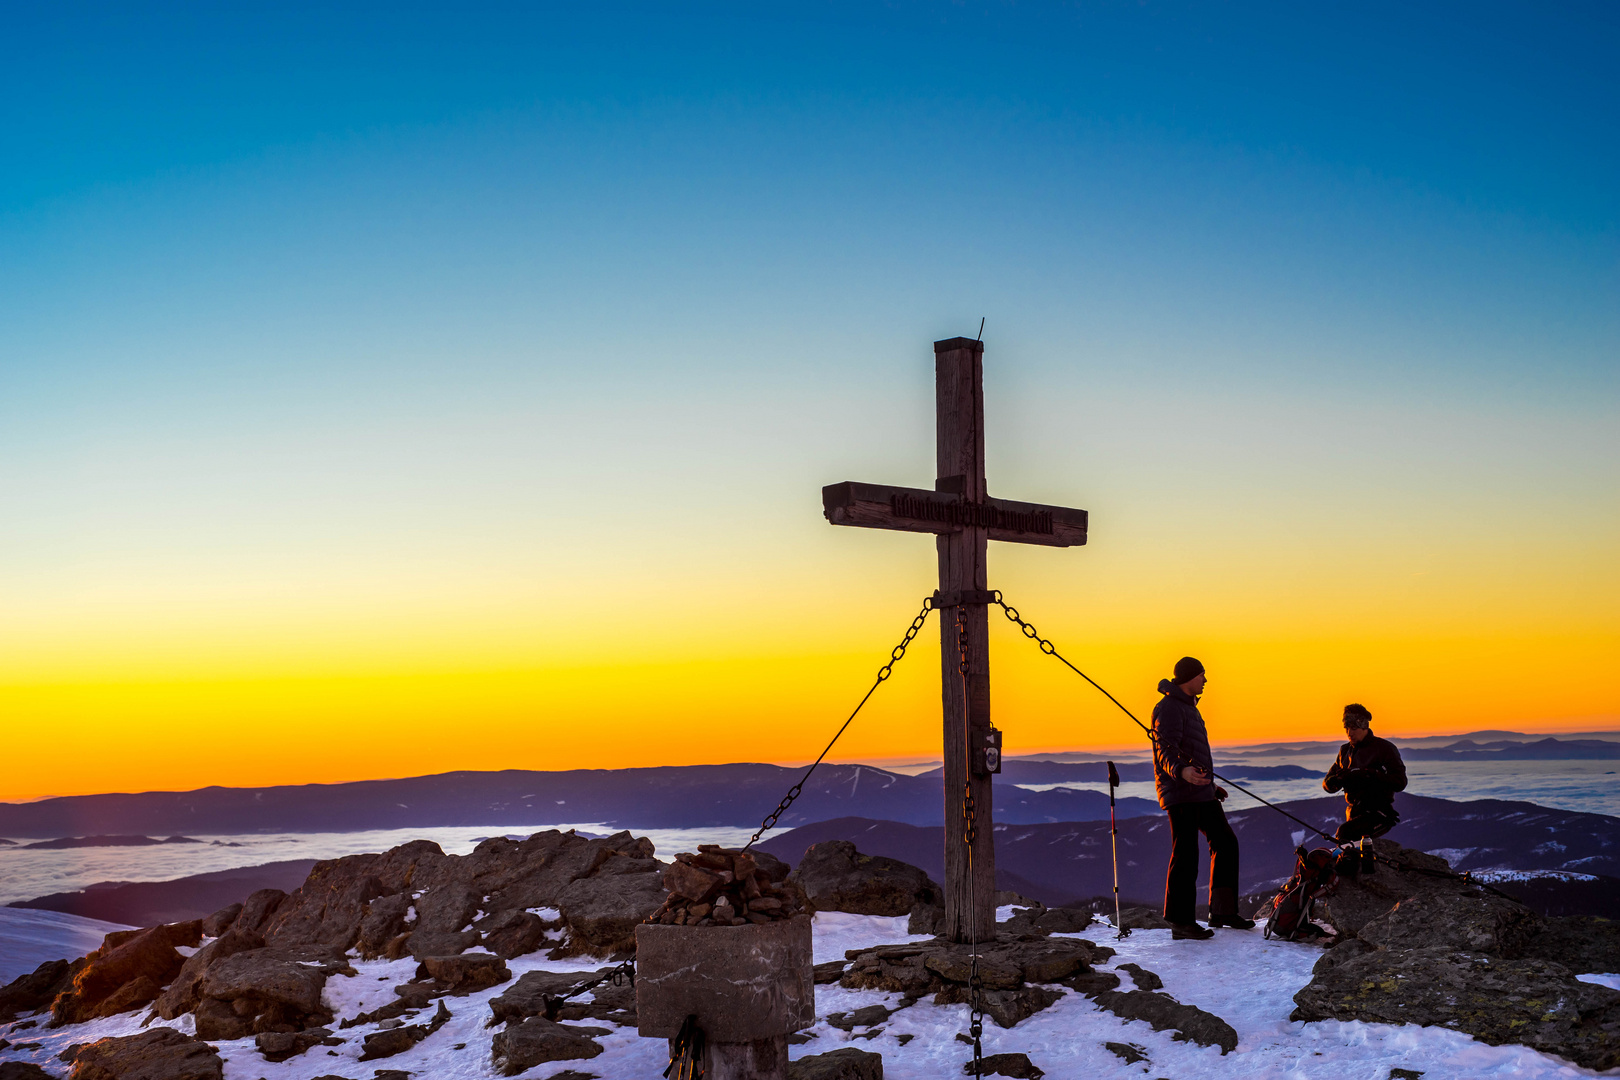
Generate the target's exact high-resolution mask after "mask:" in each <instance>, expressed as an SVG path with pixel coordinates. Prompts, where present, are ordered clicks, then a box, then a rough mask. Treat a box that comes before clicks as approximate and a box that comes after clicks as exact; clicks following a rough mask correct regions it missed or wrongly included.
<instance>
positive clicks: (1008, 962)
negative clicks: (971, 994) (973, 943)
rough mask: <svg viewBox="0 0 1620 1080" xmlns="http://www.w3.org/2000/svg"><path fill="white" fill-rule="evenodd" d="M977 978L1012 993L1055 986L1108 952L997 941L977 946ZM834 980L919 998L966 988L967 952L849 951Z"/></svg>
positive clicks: (1045, 942)
mask: <svg viewBox="0 0 1620 1080" xmlns="http://www.w3.org/2000/svg"><path fill="white" fill-rule="evenodd" d="M979 953H980V959H979V978H980V981H981V983H982V985H984V986H986V987H988V988H990V989H999V990H1011V989H1016V988H1017V987H1019V986H1020V985H1021V984H1023V983H1054V982H1059V981H1061V980H1064V979H1067V978H1068V977H1070V976H1071V975H1074V974H1077V973H1080V972H1084V971H1088V970H1089V969H1090V965H1091V962H1092V961H1093V960H1094V959H1103V958H1105V957H1108V956H1112V955H1113V950H1112V949H1108V948H1105V947H1102V946H1098V945H1094V944H1092V943H1091V942H1089V941H1086V940H1084V939H1082V938H1025V939H1013V940H998V941H996V942H994V943H992V944H988V945H981V946H980V947H979ZM848 956H849V959H850V960H851V961H853V962H852V963H851V964H850V966H849V968H848V970H847V971H845V972H844V975H843V977H842V978H841V979H840V980H839V983H840V985H842V986H843V987H845V988H846V989H849V990H886V991H889V992H891V993H902V994H914V995H921V994H924V993H934V992H937V991H939V990H941V989H943V988H944V986H945V985H946V984H948V983H955V984H959V985H966V983H967V981H968V976H969V970H970V958H969V949H968V946H966V945H959V944H952V943H950V942H927V943H918V944H915V945H884V946H879V947H877V948H875V949H860V950H854V951H852V952H850V953H849V954H848Z"/></svg>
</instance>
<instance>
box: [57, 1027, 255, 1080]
mask: <svg viewBox="0 0 1620 1080" xmlns="http://www.w3.org/2000/svg"><path fill="white" fill-rule="evenodd" d="M224 1075H225V1064H224V1062H223V1061H221V1060H220V1057H219V1053H218V1051H216V1050H215V1049H214V1048H213V1047H212V1046H210V1045H208V1043H206V1042H204V1041H202V1040H201V1039H193V1038H191V1037H190V1036H187V1035H182V1034H180V1032H178V1031H175V1030H174V1029H173V1028H153V1029H152V1030H150V1031H143V1032H141V1033H140V1034H139V1035H131V1036H128V1037H126V1038H113V1039H101V1040H99V1041H97V1042H93V1043H90V1044H89V1045H88V1046H82V1047H80V1048H79V1051H78V1053H77V1054H76V1055H75V1056H74V1059H73V1072H72V1074H71V1076H72V1080H222V1078H223V1077H224Z"/></svg>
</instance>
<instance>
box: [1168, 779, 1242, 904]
mask: <svg viewBox="0 0 1620 1080" xmlns="http://www.w3.org/2000/svg"><path fill="white" fill-rule="evenodd" d="M1166 812H1167V813H1168V814H1169V815H1170V872H1169V873H1168V874H1166V875H1165V878H1164V917H1165V918H1166V919H1168V920H1169V921H1170V922H1173V923H1181V924H1186V923H1190V922H1192V921H1193V920H1194V911H1193V909H1194V908H1195V907H1196V906H1197V900H1198V898H1197V895H1196V893H1197V889H1198V834H1199V833H1203V834H1204V837H1205V838H1206V839H1207V840H1208V841H1209V900H1210V903H1209V907H1210V911H1211V912H1212V913H1214V914H1226V915H1235V914H1237V908H1236V904H1237V885H1238V838H1237V833H1235V832H1233V831H1232V826H1230V825H1228V824H1227V823H1226V811H1225V810H1222V809H1221V804H1220V803H1218V802H1216V801H1215V800H1213V799H1211V800H1210V801H1209V802H1192V803H1180V804H1178V805H1176V806H1172V807H1170V809H1169V810H1168V811H1166ZM1217 893H1219V894H1221V895H1220V896H1219V898H1218V897H1217ZM1227 901H1230V904H1231V905H1232V910H1231V911H1221V910H1219V909H1220V908H1224V907H1226V906H1227V903H1226V902H1227Z"/></svg>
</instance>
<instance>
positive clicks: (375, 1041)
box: [360, 1001, 452, 1075]
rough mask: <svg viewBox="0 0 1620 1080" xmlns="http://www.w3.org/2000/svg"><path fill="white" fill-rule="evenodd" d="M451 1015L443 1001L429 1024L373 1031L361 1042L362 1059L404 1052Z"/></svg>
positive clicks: (439, 1026)
mask: <svg viewBox="0 0 1620 1080" xmlns="http://www.w3.org/2000/svg"><path fill="white" fill-rule="evenodd" d="M451 1016H452V1014H451V1012H450V1010H449V1009H446V1008H445V1007H444V1002H442V1001H441V1002H439V1008H438V1011H437V1012H435V1013H434V1014H433V1019H432V1020H431V1021H430V1022H429V1023H427V1024H409V1025H401V1026H399V1027H393V1028H385V1029H384V1030H382V1031H377V1032H373V1033H372V1034H370V1035H367V1036H366V1037H365V1039H364V1040H363V1041H362V1043H361V1053H360V1060H361V1061H373V1060H375V1059H377V1058H385V1057H393V1056H394V1055H395V1054H403V1053H404V1052H405V1051H407V1050H409V1049H410V1048H411V1047H413V1046H415V1045H416V1044H417V1043H419V1042H421V1041H422V1040H423V1039H425V1038H427V1037H428V1036H429V1035H432V1034H433V1033H434V1032H435V1031H438V1030H439V1029H440V1028H442V1027H444V1025H445V1024H446V1023H447V1022H449V1020H450V1019H451ZM395 1023H398V1021H397V1020H396V1021H395ZM378 1075H381V1073H380V1072H379V1074H378Z"/></svg>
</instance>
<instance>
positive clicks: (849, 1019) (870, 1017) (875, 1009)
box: [827, 1005, 897, 1031]
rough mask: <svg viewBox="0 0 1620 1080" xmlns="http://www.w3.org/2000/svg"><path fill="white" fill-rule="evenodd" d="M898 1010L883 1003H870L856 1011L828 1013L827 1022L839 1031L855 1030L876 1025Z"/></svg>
mask: <svg viewBox="0 0 1620 1080" xmlns="http://www.w3.org/2000/svg"><path fill="white" fill-rule="evenodd" d="M896 1011H897V1010H894V1009H889V1008H885V1007H884V1006H882V1005H868V1006H866V1007H865V1008H861V1009H856V1010H855V1011H854V1012H847V1013H844V1012H836V1013H828V1014H827V1023H828V1024H830V1025H831V1026H833V1027H835V1028H837V1029H838V1030H839V1031H854V1030H855V1029H856V1028H858V1027H876V1026H877V1025H879V1024H881V1023H883V1021H885V1020H887V1019H888V1018H889V1017H891V1016H893V1015H894V1013H895V1012H896Z"/></svg>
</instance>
